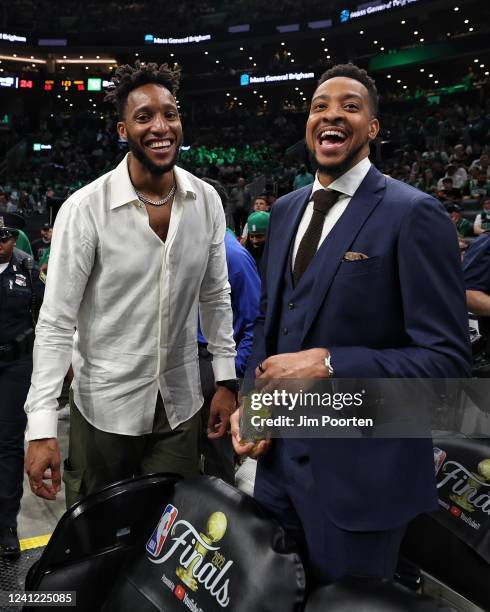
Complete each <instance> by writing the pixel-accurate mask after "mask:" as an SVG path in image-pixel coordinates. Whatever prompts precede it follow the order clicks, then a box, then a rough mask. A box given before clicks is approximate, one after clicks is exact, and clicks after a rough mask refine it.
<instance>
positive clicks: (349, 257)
mask: <svg viewBox="0 0 490 612" xmlns="http://www.w3.org/2000/svg"><path fill="white" fill-rule="evenodd" d="M342 259H343V261H357V260H358V259H369V257H368V256H367V255H364V253H355V252H354V251H347V253H345V255H344V257H343V258H342Z"/></svg>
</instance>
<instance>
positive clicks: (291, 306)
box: [288, 302, 294, 310]
mask: <svg viewBox="0 0 490 612" xmlns="http://www.w3.org/2000/svg"><path fill="white" fill-rule="evenodd" d="M288 308H289V310H293V308H294V303H293V302H289V304H288Z"/></svg>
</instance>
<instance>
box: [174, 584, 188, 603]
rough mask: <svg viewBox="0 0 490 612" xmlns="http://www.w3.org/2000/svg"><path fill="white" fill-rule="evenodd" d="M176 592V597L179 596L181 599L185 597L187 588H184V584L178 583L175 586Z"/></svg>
mask: <svg viewBox="0 0 490 612" xmlns="http://www.w3.org/2000/svg"><path fill="white" fill-rule="evenodd" d="M174 594H175V597H177V599H180V600H182V599H184V597H185V589H184V587H183V586H182V585H180V584H178V585H177V586H176V587H175V591H174Z"/></svg>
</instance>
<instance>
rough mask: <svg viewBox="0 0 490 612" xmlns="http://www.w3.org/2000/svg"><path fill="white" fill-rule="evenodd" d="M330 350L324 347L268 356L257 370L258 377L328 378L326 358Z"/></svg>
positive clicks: (291, 378)
mask: <svg viewBox="0 0 490 612" xmlns="http://www.w3.org/2000/svg"><path fill="white" fill-rule="evenodd" d="M328 355H329V352H328V350H327V349H324V348H314V349H308V350H306V351H298V352H297V353H283V354H282V355H273V356H272V357H268V358H267V359H265V360H264V361H263V362H262V363H261V364H260V366H261V368H262V369H260V368H257V369H256V370H255V376H256V378H258V379H276V378H289V379H290V380H304V379H307V378H328V377H329V372H328V369H327V368H326V366H325V358H326V357H328Z"/></svg>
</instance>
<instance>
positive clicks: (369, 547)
mask: <svg viewBox="0 0 490 612" xmlns="http://www.w3.org/2000/svg"><path fill="white" fill-rule="evenodd" d="M326 469H335V467H333V468H332V467H328V468H326ZM254 497H255V499H256V500H257V501H258V502H259V503H260V504H261V505H263V506H265V507H266V508H267V509H268V510H269V511H270V512H272V514H274V515H275V517H276V518H277V520H278V521H279V522H280V523H281V524H282V525H283V527H284V528H285V529H286V530H287V531H288V532H289V533H290V534H291V535H292V536H293V537H294V538H295V539H296V541H297V542H298V545H299V548H300V553H301V555H302V557H303V562H304V565H305V569H306V576H307V584H308V587H309V588H312V587H314V586H317V585H325V584H330V583H332V582H335V581H337V580H339V579H340V578H342V577H344V576H362V577H373V578H374V577H379V578H388V579H392V578H393V574H394V572H395V568H396V564H397V561H398V551H399V548H400V543H401V540H402V537H403V534H404V532H405V527H403V528H400V529H394V530H387V531H347V530H345V529H341V528H340V527H338V526H337V525H335V524H334V523H333V522H332V521H331V520H330V519H329V518H328V516H327V513H326V512H325V511H324V507H323V505H322V504H321V502H320V500H319V499H318V495H317V494H315V491H314V482H313V478H312V474H311V469H310V464H309V462H308V460H307V458H302V461H301V462H298V461H297V460H295V459H292V458H291V457H290V456H289V455H288V453H287V451H286V448H285V444H284V442H283V441H282V440H274V441H273V445H272V448H271V449H269V451H268V452H267V453H266V454H265V455H264V456H263V457H260V459H259V462H258V467H257V476H256V479H255V492H254Z"/></svg>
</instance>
